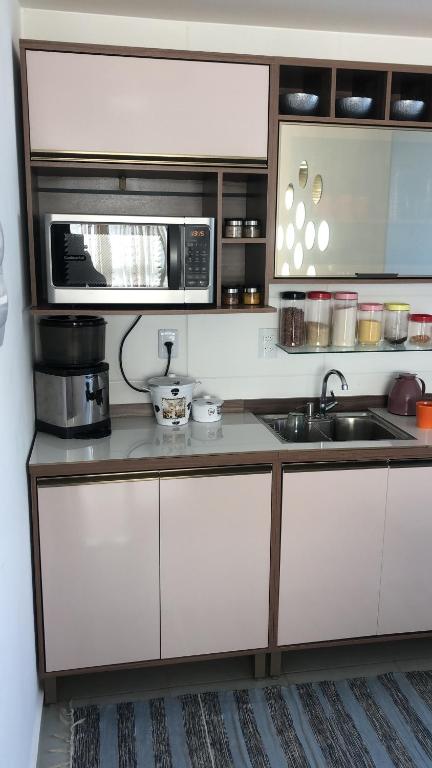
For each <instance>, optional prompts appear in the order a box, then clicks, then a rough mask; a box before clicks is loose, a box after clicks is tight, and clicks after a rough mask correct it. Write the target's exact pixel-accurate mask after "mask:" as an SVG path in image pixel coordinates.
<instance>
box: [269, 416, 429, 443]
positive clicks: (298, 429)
mask: <svg viewBox="0 0 432 768" xmlns="http://www.w3.org/2000/svg"><path fill="white" fill-rule="evenodd" d="M257 418H258V419H259V420H260V421H261V422H262V423H263V424H265V426H266V427H268V428H269V429H271V430H272V431H273V432H275V434H276V435H277V436H278V437H279V438H280V440H282V441H283V442H287V443H321V442H334V443H343V442H347V441H352V442H356V441H359V440H367V441H376V440H414V438H413V436H412V435H409V434H408V432H404V431H403V430H402V429H399V428H398V427H395V426H393V424H388V423H387V422H385V421H384V420H383V419H381V418H380V417H379V416H376V415H375V414H374V413H369V412H368V411H361V412H353V413H333V414H331V415H330V414H328V415H327V416H326V417H325V418H315V419H312V420H309V421H308V420H307V419H305V418H304V417H302V415H301V414H295V415H294V416H293V415H289V414H285V415H279V414H269V415H265V416H258V417H257Z"/></svg>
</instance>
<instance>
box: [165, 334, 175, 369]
mask: <svg viewBox="0 0 432 768" xmlns="http://www.w3.org/2000/svg"><path fill="white" fill-rule="evenodd" d="M165 346H166V348H167V352H168V361H167V366H166V368H165V373H164V376H168V371H169V369H170V365H171V352H172V348H173V342H172V341H166V342H165Z"/></svg>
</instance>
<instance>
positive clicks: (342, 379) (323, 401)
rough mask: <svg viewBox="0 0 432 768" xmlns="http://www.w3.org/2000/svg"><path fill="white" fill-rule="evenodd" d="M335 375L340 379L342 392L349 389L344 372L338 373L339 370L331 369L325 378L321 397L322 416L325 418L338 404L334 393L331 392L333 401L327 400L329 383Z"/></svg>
mask: <svg viewBox="0 0 432 768" xmlns="http://www.w3.org/2000/svg"><path fill="white" fill-rule="evenodd" d="M333 375H335V376H338V377H339V380H340V383H341V389H342V390H344V391H346V390H347V389H348V383H347V380H346V378H345V376H344V375H343V373H342V371H338V370H337V368H331V369H330V370H329V371H327V373H326V374H325V376H324V378H323V381H322V387H321V397H320V414H321V416H325V415H326V413H327V411H329V410H330V409H331V408H334V406H335V405H337V402H336V400H335V397H334V392H331V398H332V399H331V400H328V398H327V383H328V380H329V378H330V376H333Z"/></svg>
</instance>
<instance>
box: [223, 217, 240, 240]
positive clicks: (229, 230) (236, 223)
mask: <svg viewBox="0 0 432 768" xmlns="http://www.w3.org/2000/svg"><path fill="white" fill-rule="evenodd" d="M224 237H243V219H225V226H224Z"/></svg>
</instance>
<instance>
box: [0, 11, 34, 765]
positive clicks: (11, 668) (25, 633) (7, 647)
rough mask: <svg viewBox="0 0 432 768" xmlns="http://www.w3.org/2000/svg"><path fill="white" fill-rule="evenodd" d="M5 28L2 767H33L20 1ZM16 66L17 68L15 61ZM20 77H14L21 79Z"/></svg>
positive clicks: (0, 211)
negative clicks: (17, 85)
mask: <svg viewBox="0 0 432 768" xmlns="http://www.w3.org/2000/svg"><path fill="white" fill-rule="evenodd" d="M1 21H2V23H1V25H0V93H1V99H2V110H1V115H2V119H1V121H0V169H1V171H0V180H1V181H0V220H1V222H2V225H3V230H4V237H5V258H4V264H3V266H4V272H5V279H6V283H7V287H8V292H9V319H8V322H7V325H6V333H5V339H4V344H3V346H1V347H0V495H1V501H0V765H1V766H4V768H9V766H10V768H12V767H13V768H30V767H31V766H34V764H35V754H36V747H37V737H38V731H39V723H40V714H41V704H42V699H41V695H40V693H39V688H38V684H37V678H36V669H35V644H34V625H33V594H32V576H31V556H30V532H29V513H28V497H27V480H26V459H27V454H28V451H29V448H30V444H31V440H32V436H33V391H32V371H31V350H30V337H31V334H30V318H29V313H28V311H27V310H26V309H25V307H26V306H27V300H26V296H25V291H24V260H23V236H24V233H23V213H22V209H21V204H20V193H19V181H18V165H17V162H18V161H17V142H18V145H20V139H19V137H18V138H17V134H16V128H15V108H16V104H17V105H18V109H19V101H17V102H15V99H16V98H17V97H16V95H15V94H14V72H13V54H14V51H13V45H16V43H17V40H18V37H19V28H18V26H19V13H18V6H17V5H16V3H15V0H2V2H1ZM15 65H16V62H15ZM15 74H16V73H15Z"/></svg>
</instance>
